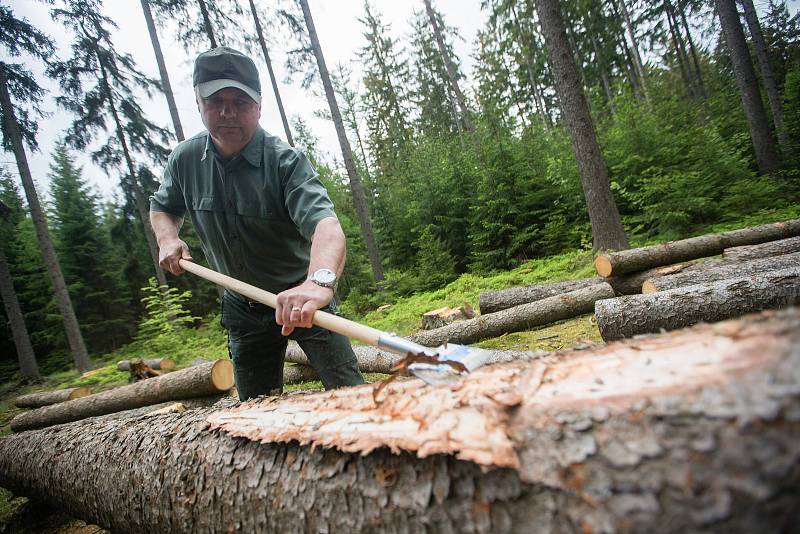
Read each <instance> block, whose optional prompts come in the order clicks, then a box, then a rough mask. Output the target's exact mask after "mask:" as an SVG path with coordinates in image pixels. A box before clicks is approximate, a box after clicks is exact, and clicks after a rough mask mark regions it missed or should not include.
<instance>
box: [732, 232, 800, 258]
mask: <svg viewBox="0 0 800 534" xmlns="http://www.w3.org/2000/svg"><path fill="white" fill-rule="evenodd" d="M793 252H800V237H790V238H789V239H780V240H778V241H770V242H768V243H762V244H760V245H747V246H742V247H731V248H726V249H725V251H724V252H723V253H722V257H723V258H725V259H730V260H739V261H745V260H754V259H757V258H767V257H769V256H781V255H783V254H791V253H793Z"/></svg>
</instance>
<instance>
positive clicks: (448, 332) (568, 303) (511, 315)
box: [410, 282, 614, 347]
mask: <svg viewBox="0 0 800 534" xmlns="http://www.w3.org/2000/svg"><path fill="white" fill-rule="evenodd" d="M613 297H614V290H613V289H612V288H611V286H610V285H608V284H606V283H603V282H601V283H599V284H595V285H592V286H589V287H585V288H583V289H576V290H575V291H570V292H569V293H564V294H563V295H557V296H554V297H547V298H545V299H542V300H538V301H536V302H530V303H528V304H521V305H519V306H515V307H513V308H508V309H506V310H503V311H499V312H496V313H490V314H486V315H481V316H480V317H476V318H475V319H470V320H469V321H462V322H459V323H454V324H451V325H448V326H445V327H442V328H437V329H436V330H428V331H424V332H417V333H416V334H414V335H412V336H411V337H410V339H411V340H412V341H414V342H416V343H420V344H422V345H427V346H429V347H435V346H437V345H442V344H443V343H447V342H451V343H473V342H475V341H480V340H481V339H487V338H493V337H498V336H501V335H503V334H507V333H509V332H519V331H522V330H528V329H530V328H532V327H534V326H539V325H543V324H548V323H554V322H556V321H561V320H563V319H569V318H571V317H575V316H577V315H580V314H582V313H590V312H591V311H592V309H594V303H595V302H596V301H598V300H601V299H609V298H613Z"/></svg>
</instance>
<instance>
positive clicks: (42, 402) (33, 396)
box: [14, 387, 92, 408]
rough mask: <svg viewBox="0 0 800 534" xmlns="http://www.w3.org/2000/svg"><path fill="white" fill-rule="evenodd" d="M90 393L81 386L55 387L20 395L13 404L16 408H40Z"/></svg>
mask: <svg viewBox="0 0 800 534" xmlns="http://www.w3.org/2000/svg"><path fill="white" fill-rule="evenodd" d="M91 393H92V392H91V391H90V390H89V388H83V387H79V388H67V389H57V390H55V391H40V392H38V393H29V394H27V395H20V396H19V397H17V398H16V399H14V406H16V407H17V408H41V407H42V406H49V405H51V404H58V403H59V402H66V401H70V400H74V399H79V398H81V397H86V396H87V395H90V394H91Z"/></svg>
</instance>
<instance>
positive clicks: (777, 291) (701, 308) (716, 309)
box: [594, 268, 800, 341]
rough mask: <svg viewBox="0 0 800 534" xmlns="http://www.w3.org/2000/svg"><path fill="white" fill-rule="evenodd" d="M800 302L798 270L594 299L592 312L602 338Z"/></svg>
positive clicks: (629, 335) (666, 327)
mask: <svg viewBox="0 0 800 534" xmlns="http://www.w3.org/2000/svg"><path fill="white" fill-rule="evenodd" d="M795 304H800V269H799V268H793V269H784V270H782V271H772V272H768V273H765V274H761V275H756V276H749V277H742V278H732V279H727V280H720V281H718V282H711V283H708V284H697V285H693V286H688V287H679V288H677V289H672V290H669V291H660V292H657V293H650V294H647V295H630V296H627V297H619V298H616V299H608V300H604V301H600V302H598V303H597V304H596V305H595V310H594V313H595V316H596V317H597V326H598V328H599V329H600V335H601V336H603V339H604V340H606V341H612V340H615V339H622V338H626V337H632V336H636V335H639V334H649V333H653V332H659V331H661V330H662V329H663V330H675V329H678V328H683V327H685V326H690V325H693V324H697V323H699V322H701V321H702V322H706V323H713V322H716V321H722V320H724V319H730V318H732V317H739V316H741V315H744V314H745V313H750V312H755V311H760V310H767V309H774V308H782V307H785V306H792V305H795Z"/></svg>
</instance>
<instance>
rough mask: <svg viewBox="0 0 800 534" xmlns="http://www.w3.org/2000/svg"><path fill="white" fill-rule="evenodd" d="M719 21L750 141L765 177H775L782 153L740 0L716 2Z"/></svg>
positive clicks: (759, 167) (720, 0) (717, 0)
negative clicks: (763, 96)
mask: <svg viewBox="0 0 800 534" xmlns="http://www.w3.org/2000/svg"><path fill="white" fill-rule="evenodd" d="M715 3H716V6H717V13H718V14H719V21H720V24H721V25H722V30H723V32H724V33H725V41H726V42H727V44H728V50H729V51H730V54H731V62H732V63H733V70H734V72H735V74H736V82H737V84H738V85H739V93H740V95H741V97H742V106H743V107H744V114H745V116H746V117H747V125H748V127H749V129H750V139H751V141H752V142H753V148H754V150H755V156H756V162H757V163H758V169H759V171H761V172H762V173H764V174H773V173H775V172H777V171H778V168H779V165H778V153H777V151H776V149H775V141H774V139H773V138H772V132H770V129H769V122H768V120H767V113H766V111H765V110H764V104H763V103H762V102H761V92H760V91H759V89H758V80H757V79H756V73H755V70H754V69H753V61H752V59H751V58H750V50H749V49H748V48H747V41H745V38H744V32H743V31H742V25H741V21H740V20H739V12H738V11H737V9H736V0H715Z"/></svg>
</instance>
